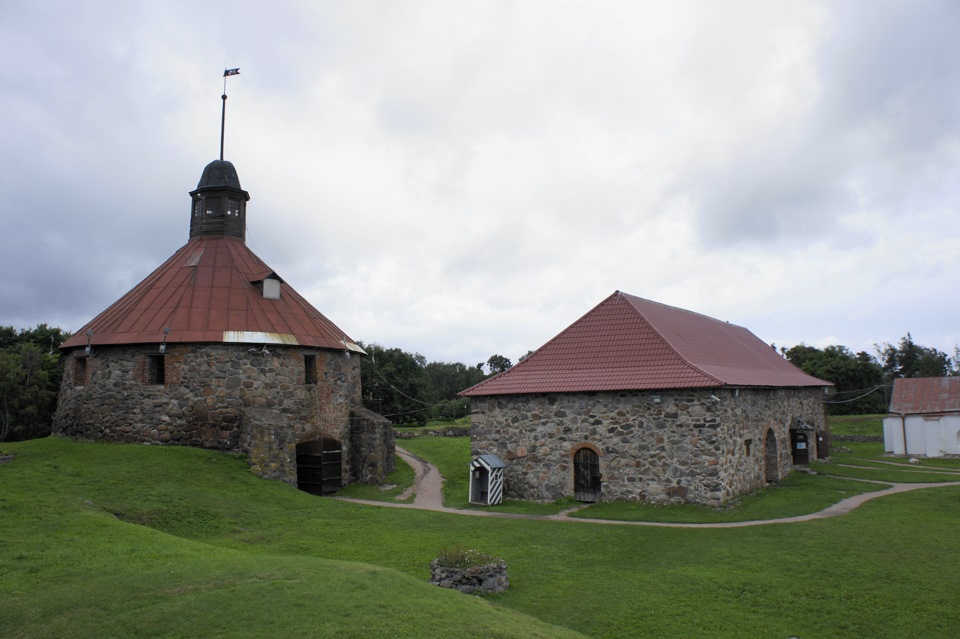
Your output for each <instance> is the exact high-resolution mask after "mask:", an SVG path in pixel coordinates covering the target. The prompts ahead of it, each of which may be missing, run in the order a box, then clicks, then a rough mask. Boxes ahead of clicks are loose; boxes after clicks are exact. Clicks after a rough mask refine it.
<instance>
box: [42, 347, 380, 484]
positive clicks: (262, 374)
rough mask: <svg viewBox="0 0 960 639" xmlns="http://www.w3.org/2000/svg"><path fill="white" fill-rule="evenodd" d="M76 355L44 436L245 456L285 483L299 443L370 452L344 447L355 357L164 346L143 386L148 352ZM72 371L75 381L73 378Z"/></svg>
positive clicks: (105, 350) (103, 350)
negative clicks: (307, 359)
mask: <svg viewBox="0 0 960 639" xmlns="http://www.w3.org/2000/svg"><path fill="white" fill-rule="evenodd" d="M82 354H83V352H82V351H75V352H73V353H71V354H70V355H68V360H67V365H66V366H65V372H64V380H63V382H64V383H63V384H62V386H61V391H60V398H59V403H58V407H57V413H56V416H55V418H54V433H57V434H61V435H67V436H71V437H78V438H82V439H89V440H102V441H122V442H136V443H152V444H153V443H155V444H177V445H185V446H197V447H203V448H214V449H218V450H224V451H233V452H240V453H246V454H247V456H248V459H249V461H250V465H251V470H253V472H255V473H257V474H258V475H261V476H263V477H266V478H272V479H281V480H283V481H287V482H290V483H296V445H297V443H299V442H303V441H307V440H311V439H317V438H320V437H321V436H323V437H333V438H335V439H337V440H339V441H340V442H341V444H342V445H343V447H344V448H343V450H344V459H348V458H349V457H350V456H351V455H356V454H359V455H361V456H366V455H368V454H373V455H379V454H380V451H376V452H371V451H367V452H364V451H358V452H357V451H351V450H350V447H351V444H352V440H351V438H350V437H349V432H350V413H351V410H352V409H353V408H355V407H358V406H359V405H360V362H359V357H358V356H356V355H354V356H349V355H348V354H347V353H344V352H340V351H326V350H316V349H304V348H296V347H294V348H291V347H284V346H274V345H269V346H268V347H266V348H265V349H264V348H262V347H260V346H252V345H249V344H202V345H175V344H171V345H168V346H167V353H166V354H165V355H164V356H163V358H164V371H165V374H164V378H165V379H164V384H162V385H157V384H150V383H149V382H150V357H151V356H153V357H156V356H157V355H158V353H157V352H156V351H153V352H149V351H147V350H145V349H142V348H137V347H129V346H116V347H94V351H93V356H92V357H87V358H85V361H86V364H85V365H78V364H77V358H78V356H82ZM305 355H309V356H313V357H315V358H316V360H315V361H316V371H317V380H316V383H315V384H307V383H305V382H306V380H305V367H304V356H305ZM84 369H85V370H84ZM77 371H80V372H81V373H82V374H83V375H84V379H82V380H81V379H76V376H77V374H78V373H77ZM388 430H389V429H388ZM370 441H372V440H370ZM379 443H381V444H382V442H379ZM391 443H392V438H391ZM390 459H391V460H392V455H391V457H390ZM349 468H350V465H349V464H344V477H343V480H344V482H345V483H348V482H350V481H355V480H356V479H357V478H356V477H352V476H350V470H349Z"/></svg>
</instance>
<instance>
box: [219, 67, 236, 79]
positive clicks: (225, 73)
mask: <svg viewBox="0 0 960 639" xmlns="http://www.w3.org/2000/svg"><path fill="white" fill-rule="evenodd" d="M228 75H240V68H239V67H237V68H236V69H224V70H223V77H227V76H228Z"/></svg>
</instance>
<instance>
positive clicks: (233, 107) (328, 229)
mask: <svg viewBox="0 0 960 639" xmlns="http://www.w3.org/2000/svg"><path fill="white" fill-rule="evenodd" d="M958 33H960V3H958V2H954V1H950V0H945V1H942V2H936V1H923V0H910V1H903V2H884V1H882V0H866V1H863V2H769V1H768V0H759V1H756V2H723V3H720V2H712V1H706V0H704V1H702V2H677V1H671V2H638V1H636V0H628V1H624V2H598V1H590V2H559V1H556V0H550V1H544V2H524V1H522V0H521V1H508V2H481V1H477V2H449V1H444V2H439V1H438V2H403V1H400V2H393V1H390V2H388V1H386V0H384V1H382V2H360V1H356V0H351V1H350V2H332V1H331V2H318V1H306V0H305V1H302V2H289V1H284V0H273V1H271V2H269V3H265V2H261V1H258V0H251V1H249V2H236V3H220V2H210V1H208V2H193V1H191V2H179V1H172V0H164V1H163V2H132V1H116V2H98V1H77V0H63V1H60V2H49V1H43V0H31V1H30V2H27V1H26V0H24V1H17V0H5V1H3V2H0V123H2V124H0V132H2V133H0V157H2V160H3V164H2V170H0V189H2V191H0V193H2V198H0V222H2V229H0V267H2V273H3V276H2V278H0V325H14V326H16V327H32V326H35V325H36V324H38V323H41V322H46V323H49V324H52V325H58V326H61V327H63V328H64V329H67V330H70V331H76V330H77V329H79V328H80V327H81V326H82V325H83V324H85V323H86V322H87V321H89V320H90V319H92V318H93V317H94V316H95V315H96V314H98V313H99V312H101V311H102V310H104V309H105V308H106V307H107V306H109V305H110V304H111V303H112V302H114V301H115V300H116V299H118V298H119V297H120V296H121V295H123V294H124V293H125V292H126V291H128V290H129V289H130V288H132V287H133V286H134V285H135V284H136V283H137V282H139V281H140V280H141V279H143V278H144V277H146V276H147V275H148V274H149V273H150V272H151V271H152V270H153V269H154V268H156V267H157V266H159V265H160V264H161V263H162V262H163V261H164V260H165V259H166V258H168V257H169V256H170V255H172V254H173V252H174V251H175V250H176V249H178V248H179V247H180V246H182V245H183V244H184V243H185V242H186V240H187V234H188V227H189V213H190V198H189V196H188V192H189V191H190V190H192V189H194V188H195V187H196V185H197V181H198V180H199V178H200V173H201V171H202V170H203V167H204V166H205V165H206V164H207V163H208V162H209V161H211V160H214V159H216V158H217V156H218V154H219V135H220V106H221V100H220V94H221V92H222V89H223V84H222V82H223V80H222V74H223V70H224V69H225V68H227V67H231V68H232V67H239V68H240V75H239V76H237V77H234V78H230V79H229V81H228V85H227V93H228V94H229V99H228V104H227V126H226V128H227V136H226V138H227V139H226V153H225V158H226V159H228V160H230V161H232V162H233V163H234V165H235V166H236V167H237V170H238V173H239V175H240V181H241V184H242V186H243V188H244V189H246V190H247V191H249V193H250V196H251V200H250V202H249V204H248V209H247V216H248V218H247V219H248V222H247V223H248V233H247V243H248V245H249V246H250V247H251V248H252V249H253V251H254V252H255V253H257V254H258V255H259V256H260V257H261V258H262V259H263V260H264V261H266V262H267V264H269V265H270V266H271V267H272V268H273V269H274V270H275V271H276V272H277V273H278V274H279V275H280V276H281V277H283V278H284V279H285V280H286V281H287V282H288V283H290V284H291V285H292V286H293V287H294V288H296V289H297V290H298V291H299V292H300V293H301V294H303V295H304V297H306V298H307V299H308V300H309V301H310V302H311V303H312V304H313V305H314V306H316V307H317V308H318V309H319V310H320V311H321V312H323V313H324V314H325V315H326V316H327V317H329V318H330V319H331V320H332V321H333V322H335V323H336V324H337V325H338V326H339V327H340V328H341V329H343V330H344V331H345V332H346V333H347V334H348V335H350V336H351V337H353V338H354V339H359V340H363V341H365V342H377V343H380V344H382V345H384V346H387V347H392V346H397V347H400V348H403V349H404V350H408V351H415V352H419V353H422V354H423V355H424V356H425V357H426V358H427V359H428V360H431V361H462V362H465V363H468V364H474V363H476V362H479V361H485V360H486V359H487V358H488V357H489V356H490V355H492V354H494V353H498V354H502V355H505V356H507V357H509V358H511V359H512V360H514V361H516V360H517V359H518V358H519V357H520V356H521V355H523V354H524V353H526V352H527V351H528V350H530V349H536V348H538V347H539V346H541V345H542V344H543V343H544V342H545V341H547V340H548V339H550V338H551V337H553V336H554V335H555V334H557V333H558V332H560V331H561V330H562V329H564V328H565V327H566V326H568V325H569V324H570V323H572V322H573V321H574V320H576V319H577V318H578V317H580V316H581V315H583V314H584V313H586V312H587V311H589V310H590V309H591V308H593V307H594V306H595V305H596V304H598V303H599V302H600V301H602V300H603V299H604V298H606V297H607V296H609V295H610V294H611V293H613V291H615V290H618V289H619V290H622V291H625V292H627V293H631V294H633V295H637V296H640V297H644V298H648V299H652V300H656V301H659V302H663V303H666V304H670V305H673V306H679V307H682V308H686V309H690V310H693V311H697V312H700V313H704V314H706V315H710V316H712V317H716V318H718V319H722V320H727V321H730V322H733V323H735V324H739V325H742V326H745V327H747V328H749V329H750V330H751V331H753V333H755V334H756V335H757V336H758V337H760V338H761V339H763V340H765V341H767V342H775V343H776V344H777V345H787V346H792V345H795V344H798V343H800V342H805V343H807V344H811V345H816V346H826V345H828V344H843V345H846V346H848V347H850V348H851V349H853V350H855V351H857V350H867V351H868V352H873V344H874V343H882V342H896V341H897V340H898V339H899V338H900V337H902V336H903V335H904V334H905V333H906V332H907V331H911V332H912V335H913V337H914V339H915V341H917V342H918V343H921V344H924V345H926V346H933V347H936V348H939V349H940V350H943V351H947V352H952V351H953V348H954V345H956V344H957V343H958V342H960V37H958Z"/></svg>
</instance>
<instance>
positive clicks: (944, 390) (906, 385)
mask: <svg viewBox="0 0 960 639" xmlns="http://www.w3.org/2000/svg"><path fill="white" fill-rule="evenodd" d="M883 447H884V450H885V451H886V452H888V453H893V454H895V455H922V456H925V457H943V456H944V455H960V377H920V378H902V379H897V380H894V383H893V396H892V397H891V399H890V414H889V415H887V417H885V418H884V420H883Z"/></svg>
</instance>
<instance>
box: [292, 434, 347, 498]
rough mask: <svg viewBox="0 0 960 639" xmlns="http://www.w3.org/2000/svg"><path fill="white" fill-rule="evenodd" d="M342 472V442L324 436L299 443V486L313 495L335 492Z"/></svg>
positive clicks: (339, 483)
mask: <svg viewBox="0 0 960 639" xmlns="http://www.w3.org/2000/svg"><path fill="white" fill-rule="evenodd" d="M342 474H343V451H342V450H341V447H340V442H338V441H337V440H335V439H331V438H329V437H324V438H323V439H314V440H312V441H308V442H303V443H302V444H297V488H299V489H300V490H303V491H306V492H308V493H310V494H312V495H326V494H328V493H335V492H337V491H338V490H340V487H341V485H342V483H341V477H342Z"/></svg>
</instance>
